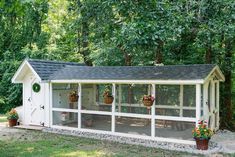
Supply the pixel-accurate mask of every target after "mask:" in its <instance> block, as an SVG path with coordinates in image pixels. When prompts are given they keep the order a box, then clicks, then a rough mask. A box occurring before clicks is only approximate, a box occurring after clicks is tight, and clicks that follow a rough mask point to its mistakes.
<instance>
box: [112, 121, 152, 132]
mask: <svg viewBox="0 0 235 157" xmlns="http://www.w3.org/2000/svg"><path fill="white" fill-rule="evenodd" d="M115 131H116V132H121V133H128V134H135V135H147V136H150V135H151V120H150V119H145V118H130V117H116V121H115Z"/></svg>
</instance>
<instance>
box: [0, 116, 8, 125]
mask: <svg viewBox="0 0 235 157" xmlns="http://www.w3.org/2000/svg"><path fill="white" fill-rule="evenodd" d="M2 122H7V117H6V115H3V114H0V123H2Z"/></svg>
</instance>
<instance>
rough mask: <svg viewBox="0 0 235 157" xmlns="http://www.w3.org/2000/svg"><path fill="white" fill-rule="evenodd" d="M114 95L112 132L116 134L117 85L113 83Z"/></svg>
mask: <svg viewBox="0 0 235 157" xmlns="http://www.w3.org/2000/svg"><path fill="white" fill-rule="evenodd" d="M112 95H113V103H112V117H111V118H112V123H111V131H112V132H115V107H116V104H115V103H116V85H115V84H114V83H113V88H112Z"/></svg>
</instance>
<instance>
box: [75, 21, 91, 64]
mask: <svg viewBox="0 0 235 157" xmlns="http://www.w3.org/2000/svg"><path fill="white" fill-rule="evenodd" d="M81 36H82V49H81V51H80V53H81V54H82V55H83V59H84V62H85V64H86V65H88V66H92V61H91V60H90V58H89V55H90V51H89V47H88V46H89V41H88V37H89V25H88V23H87V21H83V22H82V32H81ZM78 46H79V48H80V45H78Z"/></svg>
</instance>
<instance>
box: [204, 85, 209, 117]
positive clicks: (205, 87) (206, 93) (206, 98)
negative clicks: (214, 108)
mask: <svg viewBox="0 0 235 157" xmlns="http://www.w3.org/2000/svg"><path fill="white" fill-rule="evenodd" d="M208 85H209V82H206V83H205V84H204V86H203V117H204V118H203V119H204V120H207V121H208V119H209V109H208Z"/></svg>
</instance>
